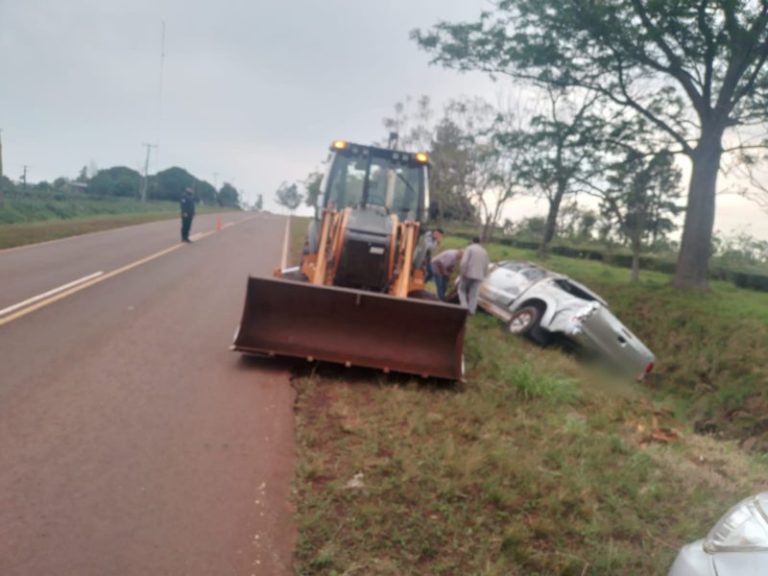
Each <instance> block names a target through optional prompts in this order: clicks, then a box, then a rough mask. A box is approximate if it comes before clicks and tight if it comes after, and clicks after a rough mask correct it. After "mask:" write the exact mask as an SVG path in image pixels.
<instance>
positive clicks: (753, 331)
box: [448, 239, 768, 451]
mask: <svg viewBox="0 0 768 576" xmlns="http://www.w3.org/2000/svg"><path fill="white" fill-rule="evenodd" d="M448 243H449V244H455V243H459V244H460V243H461V241H457V240H455V239H449V242H448ZM489 251H490V254H491V256H492V258H493V259H495V260H500V259H527V260H535V255H534V253H533V252H527V251H523V250H516V249H514V248H509V247H502V246H498V245H492V246H490V247H489ZM545 266H547V267H549V268H550V269H553V270H557V271H558V272H562V273H564V274H568V275H570V276H572V277H573V278H575V279H577V280H579V281H581V282H583V283H584V284H586V285H588V286H589V287H591V288H592V289H594V290H595V291H596V292H598V293H599V294H601V295H602V296H603V297H604V298H605V299H606V300H607V301H608V302H609V303H610V304H611V308H612V309H613V310H614V312H615V313H616V315H617V316H618V317H619V318H621V319H622V321H623V322H624V323H625V324H627V326H629V327H630V328H631V329H632V330H633V331H634V332H635V333H636V334H637V335H638V336H640V338H641V339H642V340H643V341H644V342H646V343H647V344H648V345H649V347H650V348H651V349H652V350H653V351H654V352H655V354H656V356H657V358H658V362H657V368H656V370H655V372H654V373H653V374H652V376H651V378H649V380H648V382H647V385H648V387H650V388H651V391H653V392H654V396H655V398H656V399H657V400H659V399H664V400H665V401H666V402H668V403H670V404H671V406H672V407H673V408H674V410H675V413H676V415H677V416H678V417H680V418H681V419H684V420H687V421H690V422H691V423H692V425H694V426H695V427H696V429H698V430H700V431H702V432H706V433H712V434H716V435H718V436H721V437H727V438H737V439H740V440H741V441H742V442H744V443H746V444H748V445H749V447H754V448H757V449H758V450H761V451H768V419H766V416H765V414H766V413H768V386H766V384H768V360H767V359H766V357H765V354H764V352H763V351H764V350H765V349H766V348H767V347H768V294H765V293H762V292H755V291H752V290H744V289H740V288H736V287H735V286H733V285H732V284H730V283H728V282H713V283H712V290H711V291H710V292H706V293H693V294H692V293H686V292H680V291H679V290H676V289H674V288H672V287H671V286H670V280H671V277H670V276H668V275H666V274H662V273H659V272H645V273H643V276H642V282H640V283H638V284H634V285H631V284H629V283H628V278H629V271H628V270H626V269H623V268H618V267H613V266H607V265H605V264H602V263H598V262H593V261H583V260H577V259H572V258H564V257H557V256H555V257H552V258H550V259H549V260H548V261H547V262H546V263H545Z"/></svg>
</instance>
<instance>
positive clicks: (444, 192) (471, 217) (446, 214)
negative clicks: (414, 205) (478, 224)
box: [429, 116, 477, 222]
mask: <svg viewBox="0 0 768 576" xmlns="http://www.w3.org/2000/svg"><path fill="white" fill-rule="evenodd" d="M430 162H431V168H432V169H431V170H430V174H429V193H430V205H429V217H430V218H432V219H436V220H438V221H445V220H454V221H459V222H474V221H476V218H477V208H476V207H475V206H473V205H472V202H470V200H469V198H468V197H467V194H466V175H467V170H468V162H469V153H468V150H467V146H466V137H465V135H464V132H463V131H462V129H461V127H460V126H459V125H458V124H457V123H456V122H455V121H454V120H453V119H451V118H448V117H447V116H445V117H443V118H442V119H441V120H440V122H439V124H438V125H437V128H436V129H435V139H434V142H433V143H432V151H431V154H430Z"/></svg>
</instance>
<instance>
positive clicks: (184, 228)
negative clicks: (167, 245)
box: [180, 188, 195, 242]
mask: <svg viewBox="0 0 768 576" xmlns="http://www.w3.org/2000/svg"><path fill="white" fill-rule="evenodd" d="M180 205H181V241H182V242H192V240H190V239H189V230H190V228H192V219H193V218H194V217H195V199H194V196H193V195H192V188H187V189H186V190H184V194H182V196H181V202H180Z"/></svg>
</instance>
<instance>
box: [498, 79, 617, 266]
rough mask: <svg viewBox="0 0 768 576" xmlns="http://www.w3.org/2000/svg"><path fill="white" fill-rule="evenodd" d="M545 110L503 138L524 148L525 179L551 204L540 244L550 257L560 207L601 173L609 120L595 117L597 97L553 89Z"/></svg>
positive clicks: (522, 171) (521, 150) (512, 145)
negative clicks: (601, 159)
mask: <svg viewBox="0 0 768 576" xmlns="http://www.w3.org/2000/svg"><path fill="white" fill-rule="evenodd" d="M546 95H547V98H546V102H547V108H546V111H545V112H542V113H540V114H536V115H535V116H533V118H531V120H530V122H529V125H528V127H526V128H525V129H520V130H516V131H513V132H511V133H509V134H503V135H502V136H501V138H502V141H505V142H506V144H507V147H508V148H510V149H512V150H518V151H519V152H518V153H519V155H520V158H519V159H518V162H517V163H518V166H519V175H518V177H519V179H520V180H522V181H524V182H525V183H526V185H527V187H528V188H529V189H531V190H533V191H535V192H536V193H538V194H539V195H541V196H542V197H543V198H544V199H545V200H546V201H547V219H546V224H545V226H544V234H543V235H542V238H541V244H540V246H539V255H540V256H542V257H544V256H546V255H547V253H548V251H549V245H550V243H551V242H552V240H553V239H554V237H555V234H556V232H557V221H558V216H559V214H560V207H561V205H562V203H563V200H564V199H565V198H566V196H568V195H574V194H576V193H577V192H578V191H579V190H580V189H581V186H580V181H582V180H584V179H588V178H589V176H590V175H591V174H593V173H595V172H596V171H597V165H598V158H599V156H600V150H599V147H600V145H601V141H602V136H603V130H604V126H605V122H604V120H603V119H602V118H600V117H599V116H597V115H596V114H595V108H596V106H597V103H598V98H597V97H596V95H595V94H594V93H589V92H588V93H584V94H580V95H579V96H580V98H576V97H575V95H570V96H569V95H568V94H567V93H565V92H564V91H563V90H560V89H554V88H551V87H547V89H546Z"/></svg>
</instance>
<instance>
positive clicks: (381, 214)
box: [233, 140, 466, 380]
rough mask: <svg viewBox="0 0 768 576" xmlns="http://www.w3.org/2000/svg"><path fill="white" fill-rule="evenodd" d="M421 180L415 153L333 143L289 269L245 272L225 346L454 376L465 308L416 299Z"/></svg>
mask: <svg viewBox="0 0 768 576" xmlns="http://www.w3.org/2000/svg"><path fill="white" fill-rule="evenodd" d="M428 181H429V161H428V157H427V155H426V154H424V153H409V152H404V151H400V150H392V149H387V148H379V147H375V146H362V145H359V144H352V143H349V142H346V141H342V140H337V141H335V142H333V144H332V145H331V158H330V162H329V166H328V170H327V172H326V174H325V177H324V178H323V182H322V185H321V195H320V197H319V198H318V206H317V208H318V210H317V215H316V217H315V218H314V219H313V220H312V222H311V223H310V226H309V231H308V235H307V241H306V244H305V246H306V248H305V253H304V254H303V256H302V261H301V264H300V266H299V273H298V274H296V273H295V272H294V273H293V274H292V275H291V278H290V279H289V277H288V275H287V274H286V273H285V271H276V274H275V276H276V277H277V279H265V278H256V277H251V278H249V281H248V290H247V294H246V303H245V307H244V310H243V319H242V321H241V324H240V328H239V330H238V333H237V335H236V337H235V342H234V344H233V348H234V349H235V350H239V351H241V352H245V353H258V354H268V355H287V356H297V357H303V358H306V359H308V360H325V361H330V362H338V363H342V364H345V365H347V366H352V365H358V366H365V367H370V368H379V369H382V370H384V371H385V372H389V371H396V372H406V373H411V374H418V375H420V376H424V377H429V376H434V377H439V378H448V379H454V380H457V379H461V377H462V375H463V363H462V351H463V337H464V326H465V323H466V310H465V309H463V308H460V307H458V306H454V305H450V304H444V303H442V302H439V301H437V300H436V298H434V299H424V296H425V295H427V294H429V293H427V292H426V291H425V290H424V277H423V270H422V267H421V262H420V261H419V260H420V257H419V250H418V246H419V237H420V229H421V224H422V223H423V222H424V221H425V220H426V217H427V214H428V212H429V186H428ZM297 276H298V278H297Z"/></svg>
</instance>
